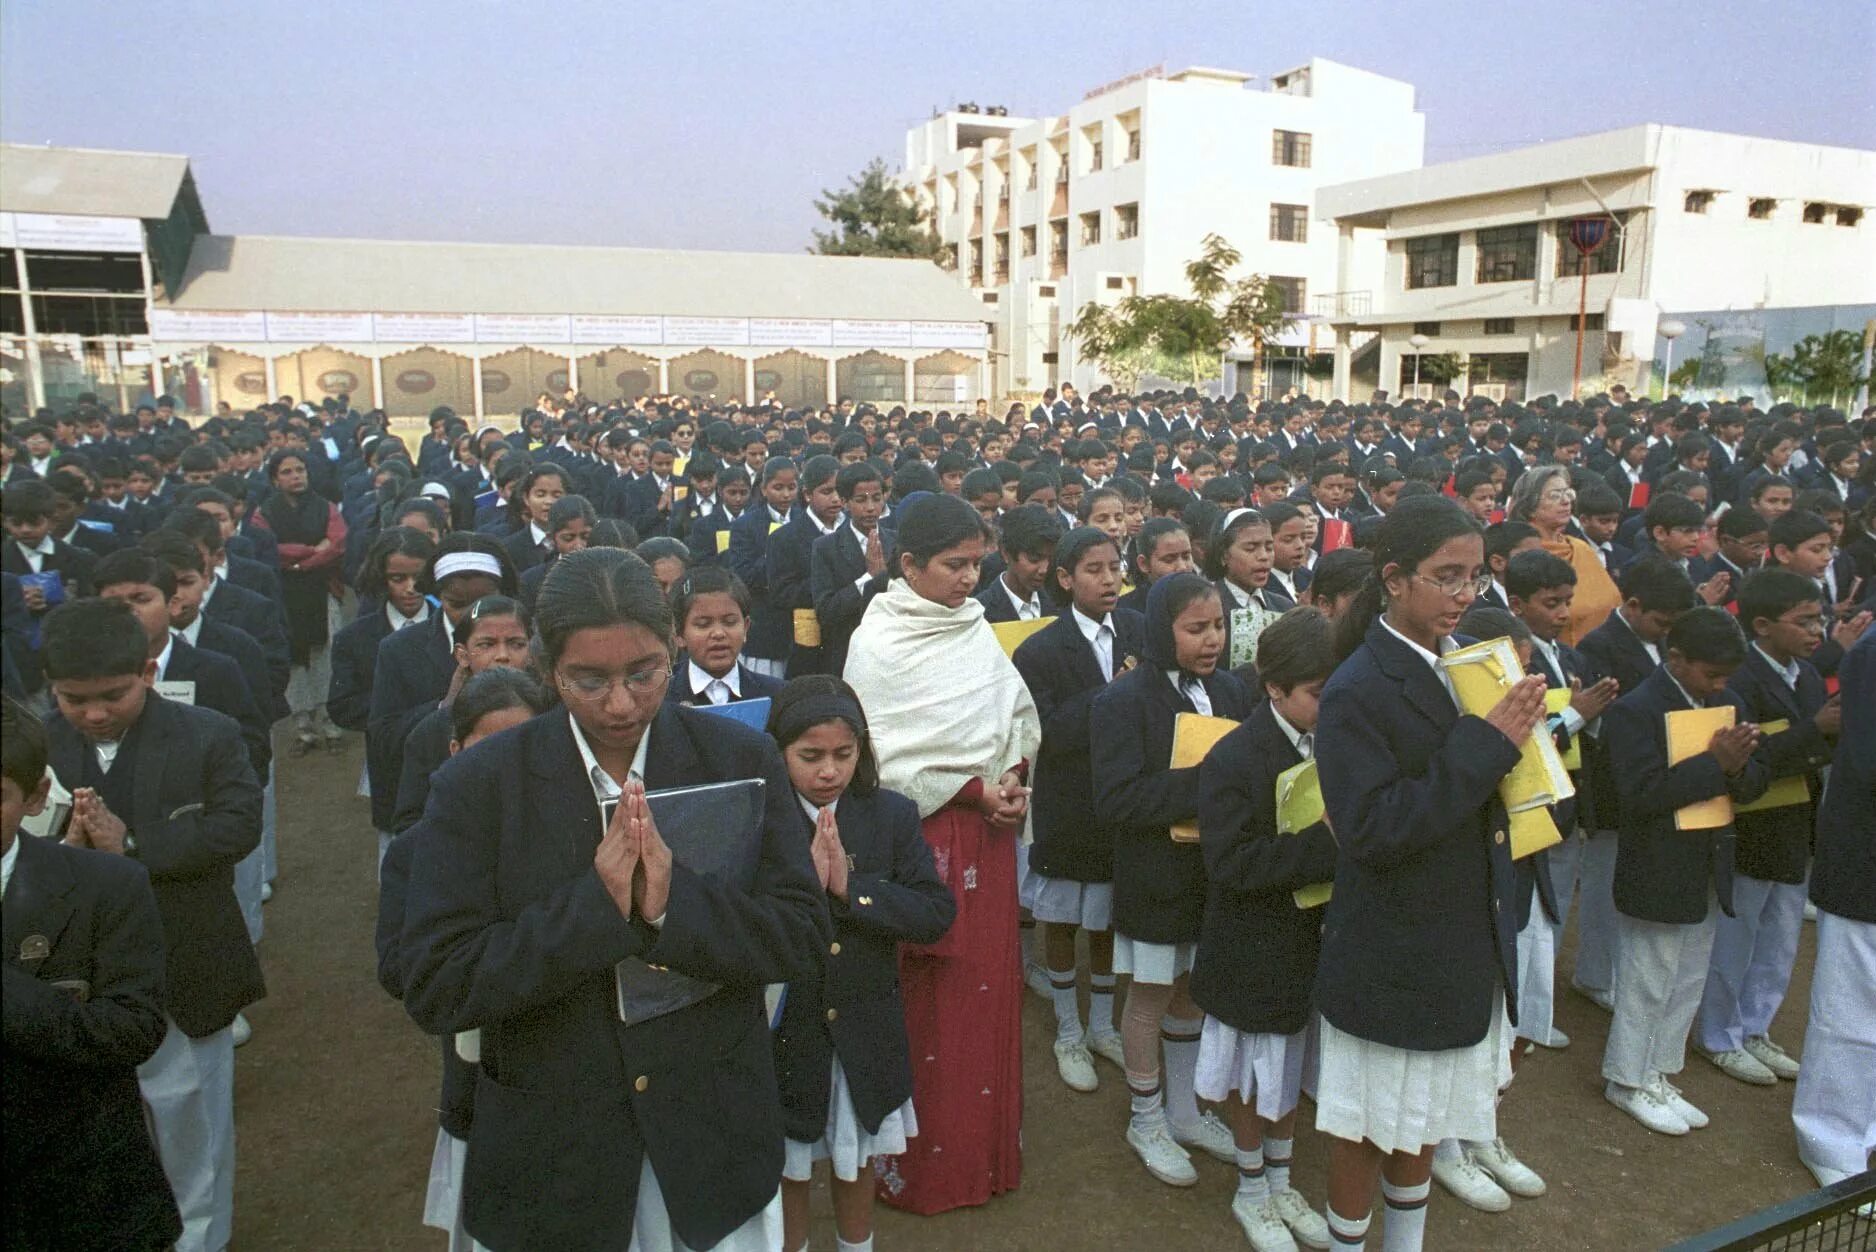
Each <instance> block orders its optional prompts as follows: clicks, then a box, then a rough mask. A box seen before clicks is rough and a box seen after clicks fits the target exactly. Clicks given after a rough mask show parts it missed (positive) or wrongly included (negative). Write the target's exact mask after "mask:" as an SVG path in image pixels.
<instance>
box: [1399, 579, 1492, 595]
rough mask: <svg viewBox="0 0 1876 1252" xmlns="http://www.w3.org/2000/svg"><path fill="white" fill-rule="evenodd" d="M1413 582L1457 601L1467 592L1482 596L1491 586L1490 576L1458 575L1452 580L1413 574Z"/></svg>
mask: <svg viewBox="0 0 1876 1252" xmlns="http://www.w3.org/2000/svg"><path fill="white" fill-rule="evenodd" d="M1414 581H1415V582H1422V583H1425V584H1426V585H1427V586H1429V587H1431V588H1433V590H1435V591H1437V592H1439V593H1440V594H1441V595H1443V596H1446V597H1449V598H1451V599H1454V600H1457V599H1458V598H1459V597H1460V596H1461V595H1464V594H1465V593H1466V592H1468V591H1470V592H1471V593H1472V594H1473V595H1474V596H1482V595H1484V594H1485V590H1486V588H1488V587H1490V586H1491V585H1492V576H1491V575H1490V574H1470V575H1468V574H1458V575H1455V576H1453V577H1452V578H1428V577H1427V576H1426V575H1425V574H1415V575H1414Z"/></svg>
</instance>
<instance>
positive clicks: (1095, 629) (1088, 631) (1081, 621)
mask: <svg viewBox="0 0 1876 1252" xmlns="http://www.w3.org/2000/svg"><path fill="white" fill-rule="evenodd" d="M1068 611H1069V614H1070V615H1071V616H1072V617H1073V618H1074V619H1075V625H1076V626H1077V627H1079V628H1080V630H1081V637H1082V638H1084V639H1086V640H1087V641H1088V642H1089V643H1093V642H1094V640H1095V636H1096V635H1098V634H1099V633H1100V630H1101V627H1103V626H1105V627H1107V633H1108V635H1109V637H1110V638H1112V637H1114V636H1115V633H1116V632H1115V630H1114V615H1113V614H1112V613H1109V614H1108V615H1107V616H1106V617H1103V618H1102V619H1101V620H1100V621H1098V622H1097V621H1095V620H1094V619H1093V618H1092V617H1089V616H1088V615H1087V614H1086V613H1083V612H1082V611H1081V610H1080V609H1078V608H1073V607H1071V608H1070V609H1069V610H1068Z"/></svg>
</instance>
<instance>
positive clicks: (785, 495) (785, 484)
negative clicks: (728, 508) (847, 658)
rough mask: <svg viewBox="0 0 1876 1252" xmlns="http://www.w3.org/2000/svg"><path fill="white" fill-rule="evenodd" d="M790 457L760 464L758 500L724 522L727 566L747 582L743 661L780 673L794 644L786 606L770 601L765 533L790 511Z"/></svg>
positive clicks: (794, 479) (793, 484)
mask: <svg viewBox="0 0 1876 1252" xmlns="http://www.w3.org/2000/svg"><path fill="white" fill-rule="evenodd" d="M800 478H801V475H800V471H799V470H797V469H796V467H795V463H794V462H793V461H790V460H788V459H787V458H785V457H777V458H776V459H775V460H773V461H768V462H765V463H764V464H763V466H762V501H761V503H760V504H758V505H754V506H753V507H751V508H749V509H746V510H745V511H744V512H743V514H742V516H740V517H738V518H737V519H736V520H735V521H734V522H732V523H731V524H730V547H729V553H728V556H729V560H728V561H727V564H728V565H729V568H730V572H731V573H733V574H735V575H736V577H738V578H740V579H742V580H743V585H744V586H745V587H747V588H749V604H750V623H749V655H748V658H747V662H746V664H747V667H748V668H749V669H752V670H754V671H756V672H757V673H758V674H766V675H768V676H769V677H770V678H776V679H779V678H782V677H783V676H784V671H786V669H787V667H788V654H789V652H790V651H791V650H792V649H793V648H794V641H795V624H794V621H793V617H792V615H791V614H790V613H789V611H788V610H786V609H783V608H782V607H781V606H779V605H777V604H773V603H771V589H770V587H769V537H770V536H771V535H772V534H773V533H774V532H775V531H777V530H780V529H781V528H782V527H783V526H785V525H787V524H788V522H789V520H790V519H791V518H792V517H793V516H794V514H795V496H796V491H797V488H798V487H799V485H800Z"/></svg>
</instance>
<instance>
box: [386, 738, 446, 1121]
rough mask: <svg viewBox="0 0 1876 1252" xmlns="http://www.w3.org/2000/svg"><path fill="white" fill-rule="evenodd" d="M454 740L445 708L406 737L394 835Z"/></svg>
mask: <svg viewBox="0 0 1876 1252" xmlns="http://www.w3.org/2000/svg"><path fill="white" fill-rule="evenodd" d="M454 737H455V735H454V730H453V728H452V727H451V725H450V715H449V710H448V709H447V708H444V707H443V706H442V705H438V706H437V707H436V708H433V709H431V710H430V711H429V712H428V713H425V714H424V715H423V717H422V718H420V719H419V720H418V721H417V724H416V725H414V726H412V727H411V728H410V733H409V734H407V735H405V736H404V749H403V753H402V760H401V761H400V762H399V767H398V776H397V798H396V802H395V804H394V805H393V807H392V813H391V824H390V826H389V827H388V828H386V829H389V830H390V832H391V833H392V834H396V835H401V834H403V833H404V832H405V831H407V830H409V829H410V828H411V827H412V826H415V825H416V824H417V819H418V818H420V817H422V816H423V810H424V806H425V805H426V804H428V803H429V802H430V780H431V779H432V778H434V777H435V776H436V772H437V771H438V770H439V769H442V768H443V763H444V762H445V761H447V760H449V745H450V740H451V739H453V738H454ZM381 877H382V876H381ZM380 890H382V888H380ZM458 1137H459V1138H460V1137H461V1136H458Z"/></svg>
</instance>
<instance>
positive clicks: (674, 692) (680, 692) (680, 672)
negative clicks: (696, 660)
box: [664, 652, 787, 704]
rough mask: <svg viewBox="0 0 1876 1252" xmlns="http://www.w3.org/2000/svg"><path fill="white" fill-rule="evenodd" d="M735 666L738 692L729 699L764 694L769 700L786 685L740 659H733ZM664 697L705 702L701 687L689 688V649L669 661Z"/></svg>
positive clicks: (672, 700)
mask: <svg viewBox="0 0 1876 1252" xmlns="http://www.w3.org/2000/svg"><path fill="white" fill-rule="evenodd" d="M736 670H737V674H736V689H737V692H738V693H739V694H738V695H737V696H736V698H735V700H732V701H731V703H735V702H736V700H760V699H762V698H764V697H767V698H769V699H771V700H773V699H774V698H775V697H776V696H778V695H780V694H782V688H783V687H784V686H786V685H787V684H785V683H784V682H782V680H781V679H779V678H770V677H769V676H768V675H767V674H758V673H756V672H755V671H754V670H752V669H750V668H749V667H748V666H747V665H744V664H743V663H742V662H741V661H738V662H737V663H736ZM664 698H665V703H667V704H708V703H709V701H708V700H707V699H705V698H704V694H703V693H702V692H701V691H693V690H691V685H690V654H689V653H686V652H679V653H678V654H677V659H676V660H675V661H673V662H672V663H671V681H670V682H668V683H666V684H665V688H664Z"/></svg>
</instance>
